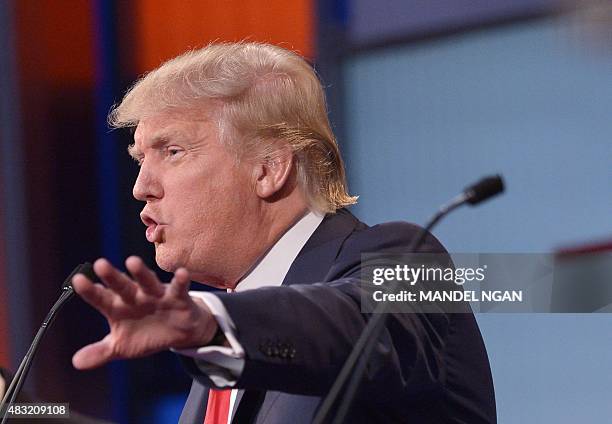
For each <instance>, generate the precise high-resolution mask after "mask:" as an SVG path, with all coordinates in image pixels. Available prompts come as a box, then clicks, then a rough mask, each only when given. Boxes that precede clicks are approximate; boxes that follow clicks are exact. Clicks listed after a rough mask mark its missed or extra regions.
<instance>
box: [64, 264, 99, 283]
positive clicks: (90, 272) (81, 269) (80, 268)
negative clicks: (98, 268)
mask: <svg viewBox="0 0 612 424" xmlns="http://www.w3.org/2000/svg"><path fill="white" fill-rule="evenodd" d="M79 273H80V274H84V275H85V277H87V278H89V279H90V280H91V281H93V282H95V283H99V282H100V279H99V278H98V276H97V275H96V273H95V272H94V269H93V265H92V264H91V263H89V262H85V263H82V264H80V265H77V267H76V268H75V269H73V270H72V272H71V273H70V275H69V276H68V278H66V281H64V284H62V290H67V289H72V277H74V276H75V274H79Z"/></svg>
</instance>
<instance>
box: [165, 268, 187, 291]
mask: <svg viewBox="0 0 612 424" xmlns="http://www.w3.org/2000/svg"><path fill="white" fill-rule="evenodd" d="M190 283H191V280H190V279H189V271H187V270H186V269H185V268H179V269H177V270H176V272H175V273H174V277H173V278H172V281H170V287H168V291H169V292H170V295H172V296H176V297H183V296H187V295H188V292H189V285H190Z"/></svg>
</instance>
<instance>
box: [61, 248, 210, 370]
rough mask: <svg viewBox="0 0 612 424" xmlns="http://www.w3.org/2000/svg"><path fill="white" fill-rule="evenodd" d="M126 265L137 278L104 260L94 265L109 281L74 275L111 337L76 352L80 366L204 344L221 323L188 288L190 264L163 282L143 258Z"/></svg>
mask: <svg viewBox="0 0 612 424" xmlns="http://www.w3.org/2000/svg"><path fill="white" fill-rule="evenodd" d="M126 266H127V268H128V270H129V271H130V273H131V274H132V277H133V279H131V278H130V277H128V276H127V275H126V274H123V273H121V272H119V271H118V270H116V269H115V268H114V267H112V265H110V263H108V262H107V261H105V260H99V261H96V264H95V265H94V269H95V271H96V274H98V275H99V276H100V278H101V279H102V280H103V281H104V282H105V283H106V287H105V286H103V285H101V284H93V283H91V281H89V280H88V279H87V278H86V277H85V276H82V275H79V276H78V277H75V279H74V280H73V284H74V288H75V290H76V291H77V293H79V295H80V296H81V297H82V298H83V299H84V300H85V301H86V302H88V303H89V304H90V305H92V306H93V307H94V308H96V309H97V310H99V311H100V312H101V313H102V314H103V315H104V316H105V317H106V319H107V321H108V323H109V327H110V332H109V334H108V335H107V336H106V337H104V338H103V339H102V340H100V341H98V342H96V343H93V344H91V345H88V346H85V347H84V348H82V349H81V350H79V351H78V352H77V353H76V354H75V355H74V357H73V363H74V365H75V367H77V368H81V369H84V368H94V367H97V366H100V365H102V364H104V363H106V362H108V361H110V360H113V359H119V358H136V357H140V356H144V355H148V354H152V353H155V352H159V351H161V350H165V349H168V348H169V347H189V346H194V345H198V344H199V345H201V344H204V343H205V342H206V341H207V340H210V338H211V337H212V334H211V333H214V328H213V327H214V326H215V325H216V323H215V322H214V320H213V319H212V317H211V315H210V313H209V311H208V310H207V308H206V307H205V306H204V305H203V304H198V303H196V302H195V301H194V300H193V299H191V297H190V296H189V294H188V288H189V277H188V274H187V272H186V271H185V270H178V271H177V272H176V274H175V276H174V278H173V279H172V281H171V282H170V284H162V283H160V282H159V280H158V279H157V277H156V276H155V274H154V273H153V272H152V271H151V270H149V269H148V268H146V266H145V265H144V264H143V263H142V261H141V260H140V258H128V260H127V261H126Z"/></svg>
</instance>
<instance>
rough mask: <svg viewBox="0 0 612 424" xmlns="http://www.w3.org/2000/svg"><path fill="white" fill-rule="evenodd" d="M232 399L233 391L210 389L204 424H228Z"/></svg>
mask: <svg viewBox="0 0 612 424" xmlns="http://www.w3.org/2000/svg"><path fill="white" fill-rule="evenodd" d="M231 397H232V391H231V390H215V389H210V390H209V391H208V404H207V405H206V417H205V418H204V424H227V417H228V415H229V407H230V398H231Z"/></svg>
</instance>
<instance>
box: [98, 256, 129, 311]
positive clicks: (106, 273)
mask: <svg viewBox="0 0 612 424" xmlns="http://www.w3.org/2000/svg"><path fill="white" fill-rule="evenodd" d="M94 271H95V272H96V274H97V275H98V277H100V279H101V280H102V281H104V283H105V284H106V285H107V286H108V288H109V289H110V290H112V291H113V292H115V293H117V294H118V295H119V296H120V297H121V299H122V300H123V301H124V302H125V303H128V304H132V303H134V300H135V298H136V293H137V292H138V287H137V286H136V284H134V282H133V281H132V280H131V279H130V278H129V277H128V276H127V275H125V274H124V273H123V272H121V271H119V270H118V269H117V268H115V267H114V266H113V265H112V264H111V263H110V262H109V261H107V260H106V259H104V258H102V259H98V260H97V261H96V262H94Z"/></svg>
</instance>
